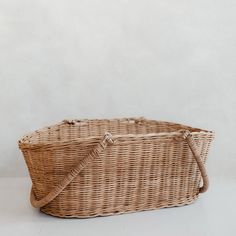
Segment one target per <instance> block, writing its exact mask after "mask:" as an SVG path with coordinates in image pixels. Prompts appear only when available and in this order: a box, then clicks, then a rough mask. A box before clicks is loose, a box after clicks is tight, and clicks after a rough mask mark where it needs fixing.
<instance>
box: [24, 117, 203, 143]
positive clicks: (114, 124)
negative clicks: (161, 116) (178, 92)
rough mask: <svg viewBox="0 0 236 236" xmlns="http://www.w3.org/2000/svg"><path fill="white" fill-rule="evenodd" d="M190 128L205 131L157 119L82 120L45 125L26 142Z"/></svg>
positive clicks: (195, 130)
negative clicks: (108, 133)
mask: <svg viewBox="0 0 236 236" xmlns="http://www.w3.org/2000/svg"><path fill="white" fill-rule="evenodd" d="M181 129H188V130H189V131H190V132H200V131H205V130H201V129H197V128H192V127H189V126H185V125H181V124H177V123H171V122H164V121H155V120H141V121H137V120H134V119H113V120H82V121H76V122H75V123H74V124H68V123H60V124H57V125H53V126H49V127H45V128H43V129H41V130H38V131H35V132H33V133H32V134H30V135H28V136H25V137H24V138H23V139H22V140H21V142H24V143H31V144H36V143H52V142H59V141H72V140H74V139H78V138H88V137H98V136H103V135H104V133H105V132H110V133H111V134H112V135H127V134H134V135H135V134H144V135H145V134H149V133H164V132H176V131H178V130H181Z"/></svg>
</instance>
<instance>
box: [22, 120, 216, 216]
mask: <svg viewBox="0 0 236 236" xmlns="http://www.w3.org/2000/svg"><path fill="white" fill-rule="evenodd" d="M213 138H214V134H213V132H211V131H206V130H201V129H197V128H192V127H189V126H185V125H180V124H175V123H170V122H163V121H155V120H146V119H144V118H123V119H110V120H108V119H103V120H98V119H96V120H95V119H94V120H64V121H63V122H61V123H59V124H56V125H52V126H49V127H45V128H43V129H40V130H37V131H35V132H33V133H31V134H29V135H26V136H24V137H23V138H22V139H21V140H19V147H20V149H21V151H22V153H23V155H24V159H25V161H26V164H27V167H28V170H29V174H30V177H31V179H32V184H33V185H32V189H31V197H30V200H31V204H32V205H33V206H34V207H36V208H40V210H41V211H42V212H44V213H47V214H50V215H54V216H59V217H68V218H69V217H78V218H86V217H94V216H104V215H113V214H120V213H125V212H135V211H142V210H150V209H157V208H163V207H172V206H181V205H185V204H190V203H192V202H193V201H194V200H196V199H197V197H198V195H199V193H203V192H205V191H206V190H207V188H208V185H209V182H208V177H207V174H206V170H205V167H204V164H205V161H206V158H207V155H208V150H209V147H210V144H211V141H212V140H213Z"/></svg>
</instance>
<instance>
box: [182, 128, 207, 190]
mask: <svg viewBox="0 0 236 236" xmlns="http://www.w3.org/2000/svg"><path fill="white" fill-rule="evenodd" d="M183 138H184V139H185V140H186V141H187V143H188V146H189V148H190V150H191V151H192V153H193V157H194V159H195V160H196V162H197V165H198V168H199V170H200V173H201V176H202V180H203V185H202V187H200V188H199V193H204V192H206V191H207V189H208V188H209V179H208V176H207V172H206V168H205V166H204V163H203V161H202V159H201V156H200V154H199V153H198V150H197V146H196V144H195V141H194V139H193V137H192V135H191V133H190V132H189V131H188V130H184V131H183Z"/></svg>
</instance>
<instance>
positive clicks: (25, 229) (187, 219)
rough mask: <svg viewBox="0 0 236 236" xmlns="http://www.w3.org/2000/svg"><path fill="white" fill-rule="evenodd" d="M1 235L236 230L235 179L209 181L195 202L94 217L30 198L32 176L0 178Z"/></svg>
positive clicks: (225, 232) (221, 232)
mask: <svg viewBox="0 0 236 236" xmlns="http://www.w3.org/2000/svg"><path fill="white" fill-rule="evenodd" d="M0 190H1V194H0V235H2V236H3V235H4V236H5V235H6V236H11V235H22V236H23V235H24V236H28V235H29V236H37V235H50V236H51V235H57V236H59V235H63V236H65V235H68V236H69V235H70V236H73V235H76V236H78V235H83V236H84V235H89V236H91V235H97V236H99V235H103V236H105V235H109V236H111V235H112V236H115V235H119V236H121V235H135V236H139V235H145V236H146V235H155V236H157V235H162V236H163V235H175V236H178V235H180V236H185V235H186V236H190V235H191V236H195V235H196V236H204V235H209V236H213V235H214V236H217V235H224V236H230V235H236V204H235V201H236V180H232V179H229V180H227V179H225V180H220V179H219V180H217V179H215V180H214V181H211V188H210V190H209V191H208V192H207V193H205V194H203V195H201V196H200V198H199V199H198V200H197V201H196V202H195V203H194V204H192V205H188V206H183V207H175V208H168V209H161V210H153V211H145V212H139V213H132V214H124V215H117V216H109V217H97V218H90V219H60V218H57V217H52V216H48V215H45V214H43V213H41V212H39V211H38V210H37V209H34V208H32V207H31V206H30V203H29V190H30V179H29V178H0Z"/></svg>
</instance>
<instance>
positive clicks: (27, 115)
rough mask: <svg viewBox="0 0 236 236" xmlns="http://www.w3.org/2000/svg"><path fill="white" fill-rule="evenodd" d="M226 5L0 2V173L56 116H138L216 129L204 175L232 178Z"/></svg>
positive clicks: (17, 170) (234, 88) (231, 26)
mask: <svg viewBox="0 0 236 236" xmlns="http://www.w3.org/2000/svg"><path fill="white" fill-rule="evenodd" d="M235 12H236V3H235V1H233V0H224V1H218V0H199V1H191V0H188V1H187V0H180V1H174V0H158V1H156V0H145V1H141V0H129V1H128V0H80V1H60V0H51V1H46V0H37V1H36V0H35V1H32V0H22V1H17V0H0V112H1V115H0V124H1V132H0V140H1V145H0V176H27V169H26V166H25V163H24V161H23V157H22V155H21V153H20V151H19V150H18V147H17V140H18V138H20V137H21V136H22V135H23V134H25V133H27V132H29V131H32V130H34V129H37V128H40V127H42V126H45V125H49V124H52V123H54V122H58V121H61V120H63V119H64V118H112V117H113V118H114V117H132V116H145V117H147V118H152V119H158V120H168V121H175V122H179V123H184V124H188V125H192V126H195V127H200V128H206V129H209V130H214V131H215V132H216V139H215V142H214V143H213V146H212V148H211V150H210V155H209V161H208V170H209V172H210V177H213V176H219V177H221V176H223V175H224V176H225V177H226V178H234V179H236V177H235V169H236V150H235V146H236V145H235V140H236V134H235V133H236V132H235V130H236V69H235V64H236V56H235V55H236V29H235V24H236V14H235Z"/></svg>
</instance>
